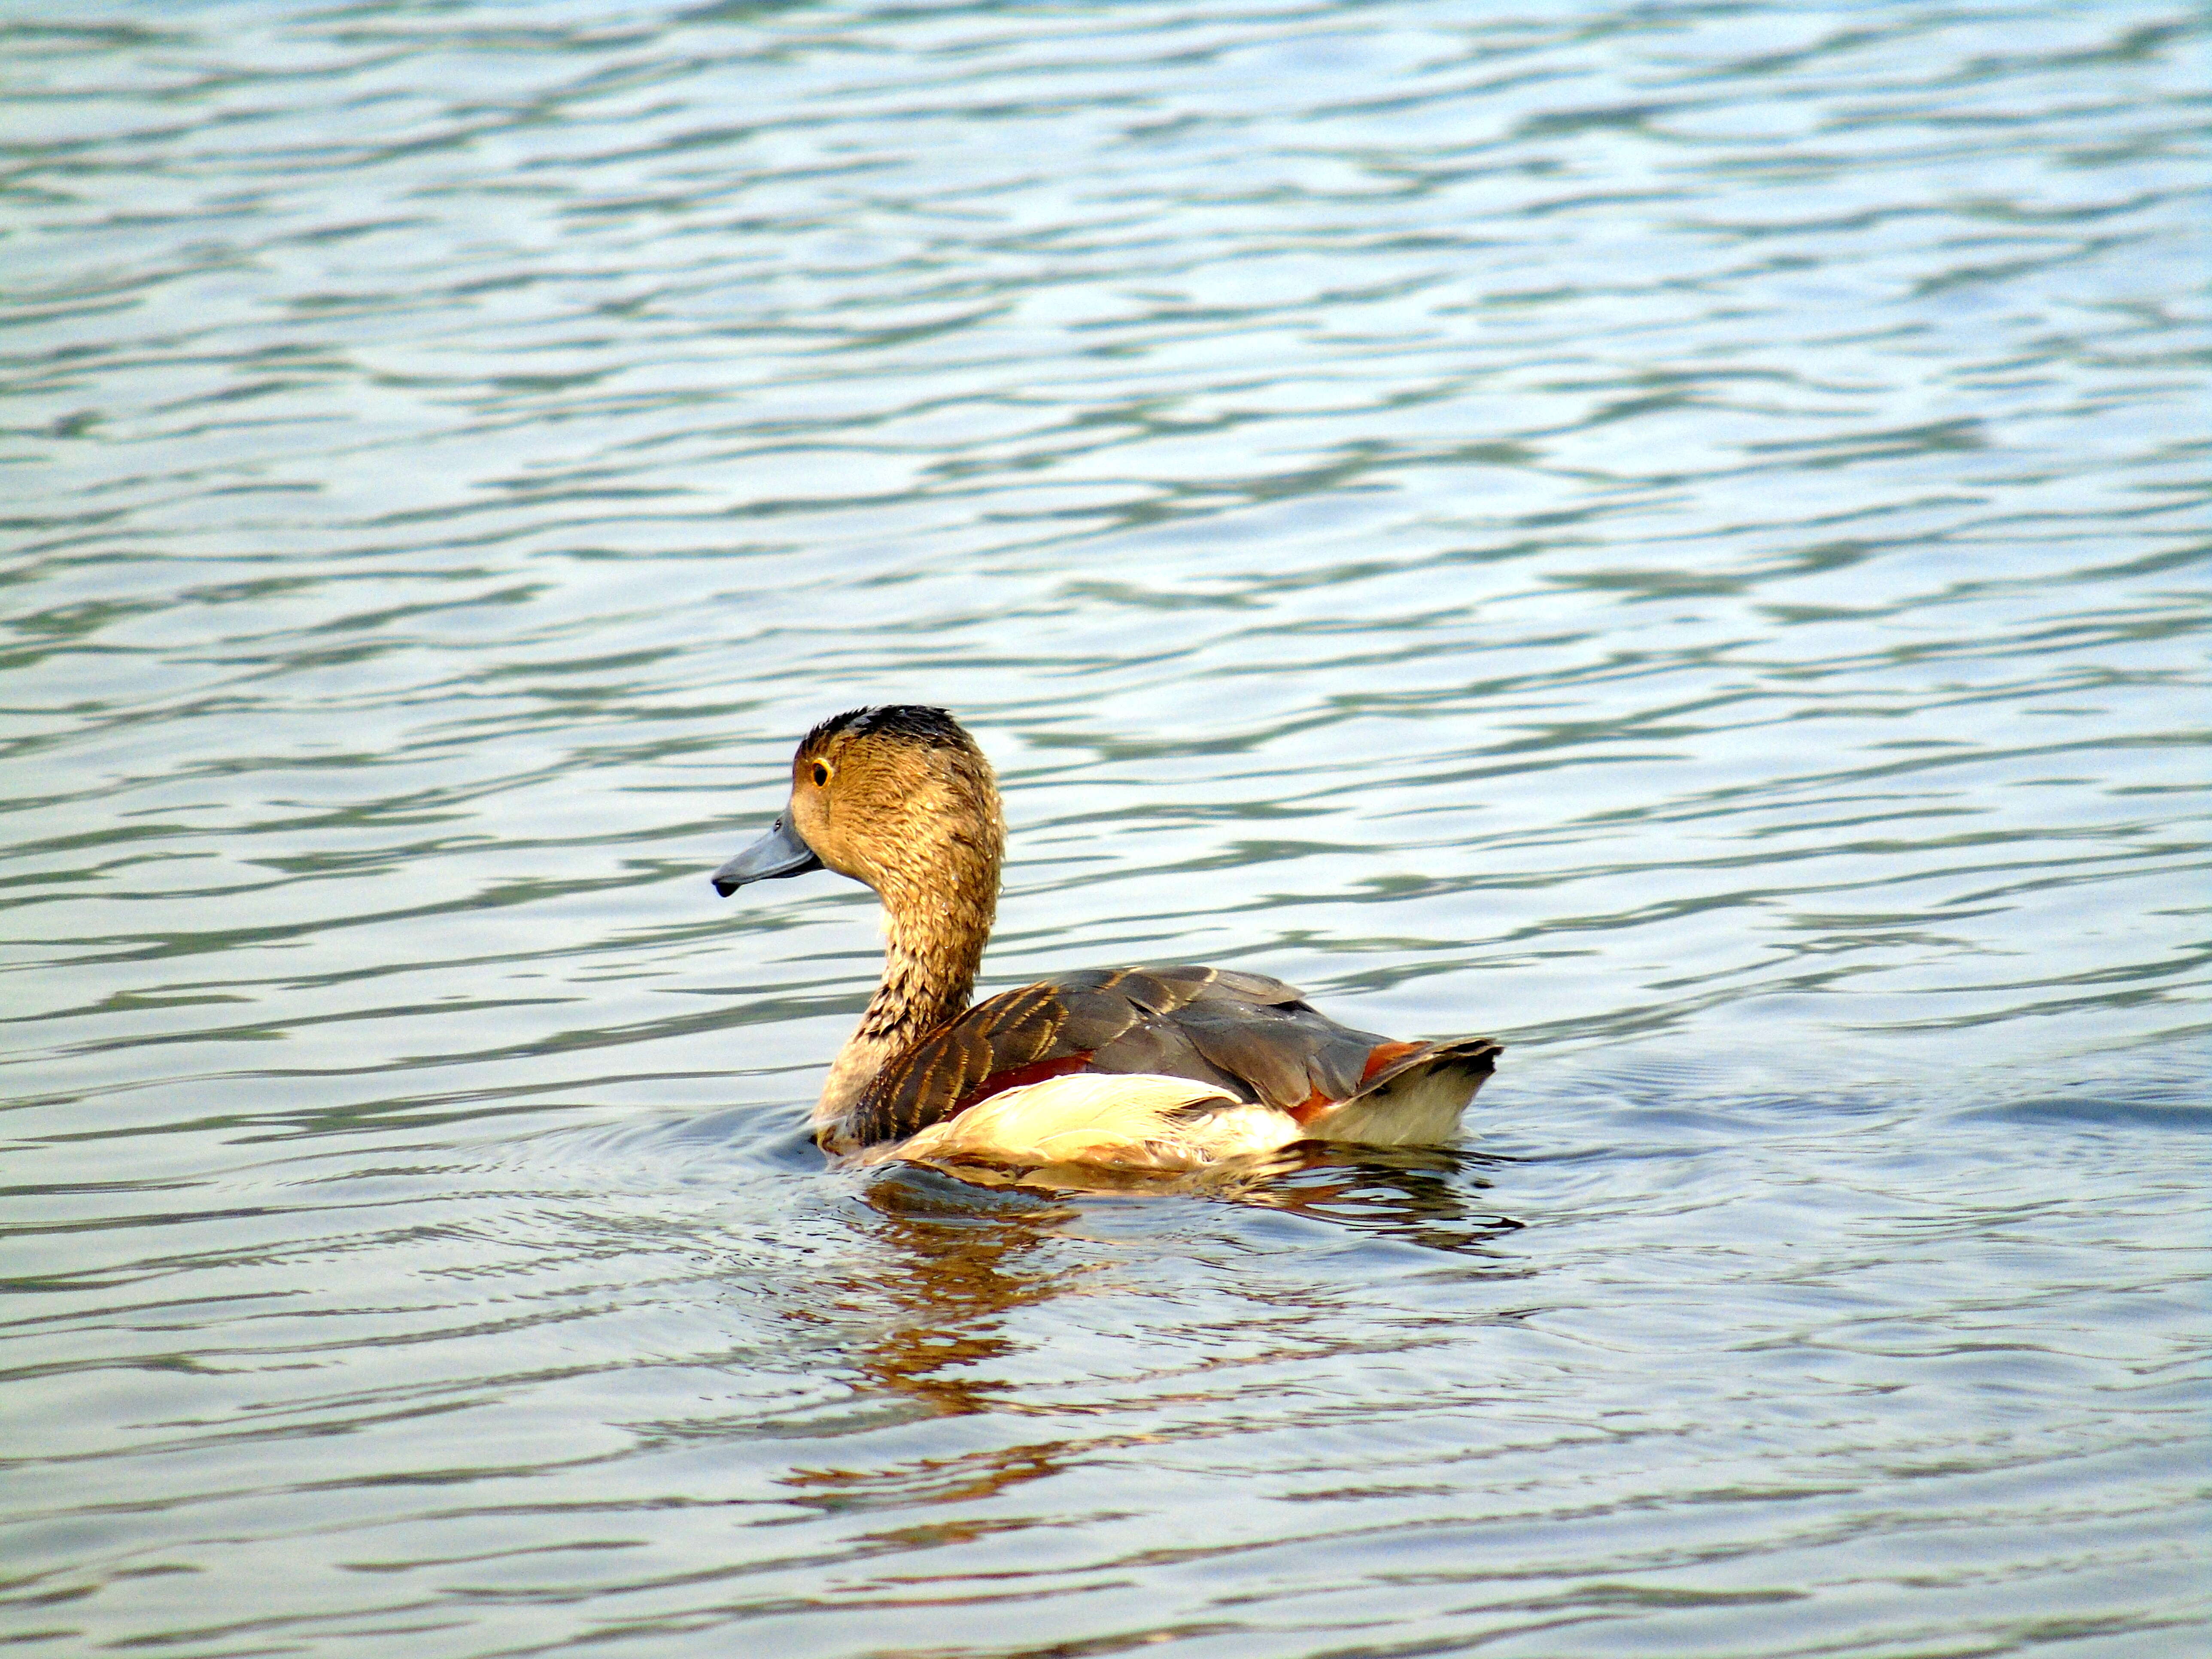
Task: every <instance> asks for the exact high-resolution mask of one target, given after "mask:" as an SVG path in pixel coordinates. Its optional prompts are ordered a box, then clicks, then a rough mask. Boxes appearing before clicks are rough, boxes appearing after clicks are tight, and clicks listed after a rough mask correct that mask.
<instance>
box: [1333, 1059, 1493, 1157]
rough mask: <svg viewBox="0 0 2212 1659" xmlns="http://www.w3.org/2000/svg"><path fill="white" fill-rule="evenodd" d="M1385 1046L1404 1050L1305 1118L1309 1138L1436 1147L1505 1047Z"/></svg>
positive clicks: (1454, 1130) (1454, 1125)
mask: <svg viewBox="0 0 2212 1659" xmlns="http://www.w3.org/2000/svg"><path fill="white" fill-rule="evenodd" d="M1389 1047H1390V1048H1402V1049H1403V1052H1402V1053H1400V1054H1391V1055H1389V1056H1388V1058H1387V1059H1386V1060H1385V1062H1384V1063H1383V1064H1382V1065H1380V1066H1375V1067H1374V1069H1373V1070H1372V1071H1370V1073H1369V1074H1368V1075H1367V1076H1366V1077H1364V1078H1363V1079H1361V1080H1360V1084H1359V1086H1358V1088H1357V1089H1355V1090H1354V1091H1352V1093H1351V1094H1350V1095H1348V1096H1346V1097H1345V1098H1344V1099H1342V1100H1340V1101H1335V1102H1332V1103H1328V1104H1327V1105H1323V1106H1322V1107H1321V1108H1320V1109H1317V1110H1316V1111H1315V1112H1314V1113H1313V1114H1312V1115H1310V1117H1308V1118H1306V1120H1305V1125H1304V1127H1305V1133H1306V1134H1307V1135H1308V1136H1309V1137H1310V1138H1311V1139H1315V1140H1358V1141H1364V1142H1365V1143H1366V1144H1367V1145H1369V1146H1440V1145H1442V1144H1443V1142H1445V1141H1448V1140H1449V1139H1451V1138H1452V1136H1453V1135H1454V1134H1455V1133H1457V1132H1458V1130H1459V1115H1460V1114H1461V1113H1462V1112H1463V1111H1465V1110H1466V1109H1467V1103H1468V1102H1469V1101H1470V1100H1473V1099H1474V1091H1476V1090H1477V1089H1480V1087H1482V1080H1483V1079H1485V1078H1486V1077H1488V1076H1489V1075H1490V1074H1491V1073H1492V1072H1494V1071H1496V1070H1497V1069H1498V1054H1500V1053H1501V1052H1502V1051H1503V1049H1504V1044H1502V1043H1498V1042H1492V1041H1491V1040H1490V1039H1489V1038H1488V1037H1474V1036H1470V1037H1446V1038H1444V1039H1443V1041H1442V1042H1408V1043H1404V1044H1398V1043H1392V1044H1390V1045H1389ZM1386 1052H1387V1051H1386V1050H1383V1049H1377V1050H1376V1053H1377V1054H1385V1053H1386ZM1372 1064H1373V1062H1372V1061H1370V1065H1372Z"/></svg>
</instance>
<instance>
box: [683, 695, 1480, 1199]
mask: <svg viewBox="0 0 2212 1659" xmlns="http://www.w3.org/2000/svg"><path fill="white" fill-rule="evenodd" d="M1005 860H1006V815H1005V811H1004V808H1003V805H1002V804H1001V801H1000V793H999V787H998V780H997V777H996V775H995V774H994V772H993V770H992V767H991V763H990V761H989V760H988V759H987V757H985V755H984V753H983V751H982V749H981V747H980V746H979V745H978V744H977V743H976V742H975V738H973V737H972V736H971V735H969V732H968V731H967V729H966V728H965V727H964V726H962V725H961V724H960V723H959V721H957V720H955V719H954V718H953V717H952V715H951V714H949V713H947V712H946V711H945V709H942V708H929V707H925V706H922V705H919V704H911V703H892V704H876V705H869V706H866V707H862V708H852V709H848V710H847V711H846V712H844V713H843V714H835V715H832V716H831V717H830V718H829V719H828V720H823V721H822V722H821V724H819V725H818V726H815V727H814V728H813V729H812V730H811V731H810V732H807V733H806V735H805V737H804V738H801V739H800V741H799V746H798V748H797V750H795V751H794V752H793V756H792V760H791V793H790V797H789V799H787V802H786V803H785V805H784V809H783V811H782V813H781V815H780V816H779V817H777V818H776V820H775V823H773V824H771V825H770V826H769V829H768V830H767V831H766V833H765V834H763V836H761V837H760V838H759V839H758V840H757V841H756V842H753V843H752V845H750V847H748V848H745V849H744V851H743V852H741V853H739V854H738V855H737V856H736V857H735V858H732V859H731V860H729V861H728V862H727V863H726V864H724V865H723V866H721V867H720V869H718V870H716V871H715V872H714V875H713V877H712V878H711V879H712V880H713V883H714V890H715V891H716V892H717V893H718V894H720V896H722V897H724V898H727V897H729V896H731V895H732V894H733V893H735V892H737V891H738V889H740V888H742V887H746V886H750V885H751V884H754V883H757V882H763V881H770V880H778V879H784V878H790V877H794V876H800V875H804V874H805V873H807V872H810V871H817V870H823V869H828V870H830V871H834V872H836V873H837V874H839V875H841V876H845V877H848V878H851V879H853V880H854V881H858V882H860V883H862V884H865V885H866V886H868V887H870V888H872V889H873V890H874V891H875V892H876V894H877V896H878V898H879V899H880V900H881V901H882V904H883V912H884V968H883V975H882V977H881V979H880V980H879V981H878V984H877V986H876V989H875V993H874V994H873V995H872V997H871V998H870V999H869V1000H868V1005H867V1007H866V1011H865V1012H863V1013H862V1014H861V1016H860V1024H859V1025H858V1026H857V1027H856V1028H855V1029H854V1032H853V1034H852V1036H851V1037H850V1038H849V1039H848V1040H847V1042H846V1043H845V1045H844V1046H843V1048H841V1049H840V1050H839V1051H838V1053H837V1055H836V1059H835V1060H832V1061H831V1063H830V1066H829V1075H828V1077H827V1079H825V1080H824V1082H823V1085H822V1093H821V1097H820V1098H819V1099H818V1100H817V1102H816V1103H815V1106H814V1109H813V1114H812V1129H813V1133H814V1138H815V1139H816V1141H817V1144H818V1145H820V1146H821V1147H822V1149H823V1151H824V1152H827V1153H829V1155H830V1156H832V1157H833V1158H843V1159H848V1160H854V1161H861V1162H872V1161H877V1160H881V1159H884V1158H898V1159H902V1160H905V1161H907V1162H910V1163H915V1164H937V1165H940V1166H944V1165H951V1164H959V1163H961V1162H963V1161H980V1162H981V1163H985V1164H994V1165H1003V1164H1011V1165H1015V1166H1023V1167H1031V1168H1035V1167H1042V1166H1046V1165H1061V1164H1068V1165H1109V1166H1121V1167H1126V1168H1130V1169H1135V1170H1163V1171H1194V1170H1204V1169H1206V1168H1208V1167H1210V1166H1215V1165H1220V1164H1231V1163H1235V1162H1237V1161H1239V1160H1243V1161H1248V1162H1249V1160H1253V1159H1259V1158H1267V1157H1269V1156H1272V1155H1279V1154H1281V1153H1283V1152H1285V1149H1288V1148H1291V1147H1293V1146H1297V1144H1299V1143H1302V1142H1338V1141H1346V1142H1355V1143H1362V1144H1365V1145H1370V1146H1436V1145H1442V1144H1443V1143H1445V1142H1448V1141H1449V1140H1450V1139H1452V1138H1453V1137H1454V1136H1455V1134H1456V1133H1457V1132H1458V1130H1459V1127H1460V1119H1461V1115H1462V1113H1463V1112H1464V1111H1465V1110H1466V1108H1467V1105H1468V1102H1469V1101H1471V1100H1472V1099H1473V1098H1474V1093H1475V1091H1476V1090H1478V1089H1480V1087H1481V1086H1482V1084H1483V1080H1484V1079H1486V1078H1487V1077H1489V1076H1490V1075H1491V1073H1492V1072H1493V1071H1494V1070H1495V1069H1496V1066H1497V1058H1498V1054H1499V1053H1500V1052H1501V1045H1499V1044H1498V1043H1497V1042H1492V1040H1491V1039H1489V1038H1488V1037H1482V1036H1454V1037H1443V1038H1437V1039H1433V1040H1416V1041H1411V1042H1399V1041H1394V1040H1393V1039H1391V1038H1389V1037H1385V1036H1378V1035H1376V1033H1374V1032H1371V1031H1363V1030H1355V1029H1353V1028H1352V1027H1351V1026H1348V1025H1344V1024H1340V1023H1338V1022H1337V1021H1336V1020H1334V1019H1332V1018H1329V1017H1328V1016H1327V1015H1325V1014H1323V1013H1321V1012H1319V1011H1317V1010H1316V1009H1315V1008H1314V1007H1313V1006H1312V1005H1311V1004H1310V1003H1309V1002H1308V1001H1307V1000H1306V998H1305V995H1304V993H1303V992H1301V991H1299V990H1298V989H1297V987H1295V986H1291V985H1286V984H1285V983H1284V982H1283V981H1280V980H1279V979H1272V978H1269V977H1268V976H1267V975H1264V974H1255V973H1249V972H1245V971H1243V970H1242V969H1229V968H1210V967H1195V966H1189V965H1182V964H1176V965H1169V966H1164V967H1127V968H1104V969H1079V970H1076V971H1074V972H1070V973H1065V974H1057V975H1053V976H1051V977H1049V978H1046V979H1041V980H1038V981H1035V982H1034V983H1032V984H1029V985H1024V986H1020V987H1017V988H1015V989H1013V990H1010V991H1002V992H1000V993H999V994H997V995H995V996H992V997H987V998H986V999H985V1000H982V1001H981V1002H974V1001H973V1000H972V999H973V996H974V993H975V978H976V975H977V973H978V972H979V970H980V969H981V965H982V959H983V951H984V946H985V945H987V943H988V941H989V939H990V936H991V927H992V924H993V923H994V921H996V919H997V914H998V902H999V885H1000V870H1001V868H1002V866H1004V864H1005Z"/></svg>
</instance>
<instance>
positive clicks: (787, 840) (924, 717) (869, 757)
mask: <svg viewBox="0 0 2212 1659" xmlns="http://www.w3.org/2000/svg"><path fill="white" fill-rule="evenodd" d="M1005 851H1006V823H1005V820H1004V819H1003V818H1002V817H1001V816H1000V810H999V789H998V784H997V782H996V781H995V780H994V778H993V777H992V775H991V763H990V762H989V761H987V760H986V759H985V758H984V757H983V751H982V750H980V749H978V748H977V747H976V746H975V739H974V738H971V737H969V735H968V733H967V732H966V731H965V730H963V728H962V726H961V725H960V722H959V721H957V720H954V719H953V718H952V716H951V715H950V714H946V713H945V711H944V710H943V709H942V708H922V707H920V706H918V705H916V704H913V703H891V704H886V705H884V706H883V707H880V708H853V709H848V710H847V711H846V712H845V713H844V714H838V715H836V716H834V717H832V718H831V719H829V720H824V721H823V722H822V724H821V725H819V726H816V727H815V728H814V729H813V730H812V731H811V732H808V733H807V734H806V736H805V738H803V739H801V740H800V743H799V750H798V752H797V753H796V754H794V755H793V757H791V799H790V800H789V801H788V802H787V803H786V805H785V806H784V809H783V815H782V816H781V817H779V818H778V819H776V821H775V825H774V826H773V827H772V828H771V829H769V832H768V833H767V834H766V835H764V836H762V837H761V838H760V839H759V840H758V841H757V842H754V843H753V844H752V845H751V846H750V847H748V848H745V850H744V852H742V853H740V854H738V855H737V857H735V858H733V859H732V860H730V861H729V862H728V863H727V864H726V865H724V866H722V867H721V868H720V869H719V870H717V871H715V872H714V890H715V891H716V892H718V893H720V894H721V895H722V896H724V897H725V898H727V897H728V896H730V895H731V894H732V893H734V892H736V891H737V890H738V888H740V887H743V886H744V885H745V884H747V883H748V882H755V881H766V880H769V879H770V878H773V877H777V876H796V875H803V874H804V873H805V872H807V871H809V870H819V869H821V868H823V866H828V867H829V868H830V869H832V870H835V871H836V872H837V873H838V874H839V875H842V876H850V877H851V878H853V879H854V880H855V881H860V882H866V884H868V885H869V886H871V887H872V888H874V889H875V890H876V891H877V892H878V893H879V894H881V895H882V896H883V897H884V900H885V902H887V903H889V904H890V905H891V906H893V907H894V908H897V907H899V906H901V905H902V904H907V903H911V902H917V901H924V900H931V899H944V898H946V897H950V896H962V897H965V898H967V899H969V902H971V903H975V902H980V904H981V907H982V908H983V910H984V913H985V915H988V913H989V911H990V910H991V909H992V908H995V906H996V902H997V899H998V893H999V865H1000V860H1001V858H1002V857H1003V856H1004V854H1005Z"/></svg>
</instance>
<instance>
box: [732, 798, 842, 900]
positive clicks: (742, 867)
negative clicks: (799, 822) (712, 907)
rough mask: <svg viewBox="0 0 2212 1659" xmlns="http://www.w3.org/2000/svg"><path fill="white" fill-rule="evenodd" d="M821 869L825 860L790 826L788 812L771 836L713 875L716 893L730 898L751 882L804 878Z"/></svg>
mask: <svg viewBox="0 0 2212 1659" xmlns="http://www.w3.org/2000/svg"><path fill="white" fill-rule="evenodd" d="M821 867H822V860H820V859H817V858H816V857H815V856H814V849H813V848H811V847H809V846H808V845H807V844H806V843H805V842H803V841H801V840H800V839H799V831H798V830H796V829H793V828H792V827H791V814H790V813H789V812H786V813H785V814H784V815H783V816H782V817H780V818H778V819H777V820H776V821H775V827H774V828H772V829H769V832H768V834H766V835H764V836H762V837H761V838H760V839H759V840H758V841H757V842H754V843H753V844H752V845H751V846H750V847H748V848H745V850H744V852H742V853H740V854H738V855H737V857H735V858H733V859H732V860H730V861H729V862H728V863H727V864H726V865H724V866H722V867H721V868H720V869H719V870H717V871H715V872H714V878H713V879H714V890H715V891H716V892H718V893H720V895H721V896H723V897H724V898H727V897H729V896H730V895H731V894H732V893H734V892H736V891H737V890H738V888H740V887H742V886H744V884H746V883H747V882H749V881H768V880H771V879H773V878H775V877H777V876H803V875H805V873H806V872H808V871H809V870H819V869H820V868H821Z"/></svg>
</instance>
